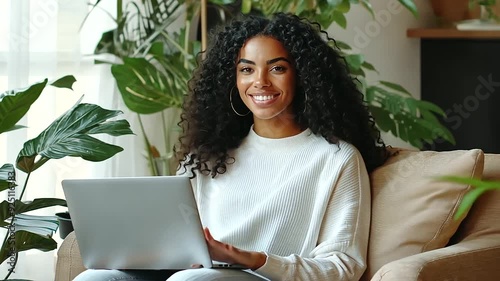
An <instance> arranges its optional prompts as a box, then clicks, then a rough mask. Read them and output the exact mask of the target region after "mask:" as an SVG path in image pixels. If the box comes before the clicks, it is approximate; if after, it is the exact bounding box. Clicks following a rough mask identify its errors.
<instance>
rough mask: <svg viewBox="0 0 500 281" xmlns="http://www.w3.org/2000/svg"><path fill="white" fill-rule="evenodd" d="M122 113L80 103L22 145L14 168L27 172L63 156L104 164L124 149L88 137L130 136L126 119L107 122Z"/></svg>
mask: <svg viewBox="0 0 500 281" xmlns="http://www.w3.org/2000/svg"><path fill="white" fill-rule="evenodd" d="M121 113H122V112H121V111H119V110H107V109H103V108H101V107H100V106H98V105H95V104H86V103H82V104H80V101H79V102H78V103H77V104H76V105H75V106H74V107H73V108H71V109H70V110H68V111H67V112H66V113H64V114H63V115H62V116H61V117H59V118H58V119H57V120H55V121H54V122H53V123H52V124H51V125H50V126H49V127H48V128H47V129H45V130H44V131H43V132H42V133H40V135H38V137H36V138H34V139H31V140H29V141H27V142H26V143H24V147H23V149H22V150H21V151H20V152H19V155H18V156H17V161H16V164H17V168H18V169H20V170H21V171H24V172H26V173H30V172H33V171H35V170H36V169H38V168H39V167H40V166H42V165H43V164H44V163H45V162H47V161H48V160H50V159H60V158H63V157H65V156H73V157H81V158H83V159H85V160H88V161H103V160H106V159H108V158H110V157H112V156H113V155H115V154H116V153H118V152H120V151H122V150H123V148H121V147H119V146H116V145H112V144H108V143H105V142H103V141H100V140H98V139H96V138H94V137H92V136H90V135H91V134H98V133H100V134H102V133H104V134H109V135H112V136H121V135H126V134H133V133H132V131H131V130H130V124H129V123H128V122H127V121H126V120H116V121H108V119H110V118H113V117H115V116H117V115H119V114H121Z"/></svg>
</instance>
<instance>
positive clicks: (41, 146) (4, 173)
mask: <svg viewBox="0 0 500 281" xmlns="http://www.w3.org/2000/svg"><path fill="white" fill-rule="evenodd" d="M75 81H76V80H75V78H74V77H73V76H65V77H62V78H60V79H58V80H56V81H54V82H52V83H49V82H48V80H47V79H45V80H43V81H41V82H38V83H35V84H32V85H31V86H29V87H27V88H24V89H15V90H10V91H6V92H4V93H1V94H0V133H6V132H9V131H12V130H16V129H21V128H23V127H24V126H21V125H17V124H16V123H17V122H18V121H19V120H20V119H21V118H22V117H23V116H24V115H25V114H26V113H27V112H28V110H29V108H30V106H31V105H32V104H33V103H34V102H35V101H36V100H37V99H38V98H39V97H40V95H41V93H42V92H43V90H44V89H45V88H46V87H47V86H53V87H58V88H67V89H71V88H72V85H73V83H74V82H75ZM80 101H81V98H80V100H79V101H78V102H77V103H76V104H75V105H74V106H73V107H72V108H70V109H69V110H68V111H66V112H65V113H64V114H63V115H62V116H60V117H59V118H57V119H56V120H55V121H54V122H53V123H52V124H50V125H49V126H48V127H47V128H46V129H45V130H43V131H42V132H41V133H40V134H39V135H38V136H37V137H36V138H33V139H31V140H28V141H26V142H25V143H24V146H23V148H22V149H21V151H20V152H19V154H18V156H17V159H16V162H15V167H16V168H17V169H18V170H20V171H22V172H24V173H26V174H27V177H26V180H25V182H24V184H23V185H22V187H21V189H20V193H19V194H18V193H17V182H16V169H15V167H14V165H13V164H5V165H3V166H2V167H1V168H0V192H2V191H3V192H7V193H8V194H7V195H8V198H7V200H4V201H3V202H1V203H0V226H1V227H2V228H4V229H6V230H7V234H6V236H5V238H4V240H3V243H2V246H1V249H0V264H1V263H4V262H7V263H8V264H9V265H10V269H9V272H8V274H7V276H6V277H5V280H7V279H8V278H9V276H10V275H11V274H12V271H13V270H14V268H15V266H16V263H17V259H18V253H19V252H21V251H27V250H31V249H38V250H41V251H51V250H54V249H56V247H57V244H56V242H55V241H54V239H52V234H53V232H54V231H56V229H57V224H52V225H51V224H49V225H48V226H47V223H46V222H47V218H46V217H41V216H30V217H29V218H30V220H29V221H28V222H27V223H25V224H24V225H23V226H22V227H20V226H19V224H18V223H19V221H20V220H21V216H23V217H24V216H25V213H28V212H30V211H34V210H39V209H42V208H47V207H52V206H66V201H65V200H63V199H59V198H36V199H34V200H32V201H25V200H23V195H24V192H25V191H26V188H27V186H28V180H29V178H30V175H31V173H32V172H34V171H35V170H37V169H38V168H40V167H41V166H42V165H43V164H45V163H46V162H47V161H49V160H50V159H60V158H63V157H66V156H70V157H80V158H82V159H85V160H88V161H103V160H106V159H108V158H110V157H112V156H114V155H115V154H116V153H118V152H120V151H122V150H123V149H122V148H121V147H119V146H115V145H112V144H109V143H105V142H103V141H100V140H98V139H96V138H94V137H93V136H92V135H94V134H109V135H112V136H121V135H126V134H133V133H132V131H131V129H130V125H129V123H128V122H127V121H126V120H123V119H122V120H109V119H111V118H114V117H116V116H117V115H119V114H121V111H117V110H107V109H103V108H101V107H99V106H97V105H95V104H88V103H80ZM44 225H45V226H46V227H41V226H44ZM42 228H44V230H45V231H41V230H43V229H42Z"/></svg>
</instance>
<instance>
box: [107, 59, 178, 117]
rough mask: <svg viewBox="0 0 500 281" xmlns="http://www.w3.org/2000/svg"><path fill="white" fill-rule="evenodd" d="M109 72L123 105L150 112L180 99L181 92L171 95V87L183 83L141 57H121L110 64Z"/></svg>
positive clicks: (161, 108)
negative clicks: (114, 63)
mask: <svg viewBox="0 0 500 281" xmlns="http://www.w3.org/2000/svg"><path fill="white" fill-rule="evenodd" d="M111 72H112V74H113V76H114V77H115V80H116V83H117V86H118V89H119V91H120V93H121V95H122V98H123V101H124V102H125V105H126V106H127V107H128V108H129V109H130V110H132V111H134V112H137V113H141V114H151V113H155V112H159V111H162V110H164V109H166V108H168V107H180V105H181V103H182V96H180V97H179V98H177V99H172V97H173V96H176V92H175V91H174V92H172V89H173V88H175V87H176V86H177V85H183V84H185V83H175V82H174V80H175V79H172V76H170V77H167V76H166V75H165V73H163V72H161V71H160V70H158V68H157V67H155V66H154V65H153V64H152V63H150V62H149V61H148V60H146V59H145V58H124V60H123V64H120V65H113V66H112V67H111ZM168 73H172V72H171V71H170V72H168ZM174 75H176V74H174ZM174 77H175V76H174ZM186 81H187V80H186ZM169 88H170V89H169ZM184 93H187V85H186V90H185V92H184Z"/></svg>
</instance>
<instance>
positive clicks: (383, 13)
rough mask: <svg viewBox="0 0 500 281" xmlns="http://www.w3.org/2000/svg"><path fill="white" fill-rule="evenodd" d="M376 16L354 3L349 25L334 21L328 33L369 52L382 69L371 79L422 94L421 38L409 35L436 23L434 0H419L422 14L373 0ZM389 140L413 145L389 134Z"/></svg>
mask: <svg viewBox="0 0 500 281" xmlns="http://www.w3.org/2000/svg"><path fill="white" fill-rule="evenodd" d="M370 2H371V3H372V6H373V10H374V12H375V15H376V17H375V18H373V17H372V15H371V14H370V13H369V12H368V11H367V10H366V9H365V8H363V7H362V6H361V5H353V6H352V7H351V11H349V13H348V14H347V28H346V29H345V30H344V29H342V28H340V27H339V26H338V25H335V24H334V25H332V26H331V27H330V28H329V29H328V33H329V35H330V36H331V37H333V38H334V39H338V40H341V41H343V42H346V43H348V44H349V45H350V46H351V47H353V49H354V50H355V51H356V52H357V53H361V54H364V55H365V58H366V60H367V61H368V62H370V63H372V64H373V65H374V66H375V68H376V69H377V70H378V72H379V73H378V74H377V73H375V72H369V73H368V75H367V80H368V82H369V83H370V84H371V83H376V81H378V80H386V81H391V82H394V83H397V84H400V85H402V86H403V87H405V88H406V89H407V90H408V91H410V93H412V94H413V95H414V96H415V97H416V98H420V40H419V39H417V38H408V37H406V30H407V29H408V28H414V27H424V26H432V25H433V23H434V22H435V19H434V15H433V13H432V9H431V7H430V1H416V2H417V3H416V4H417V7H418V11H419V17H418V18H415V17H414V16H413V14H411V13H410V12H409V11H408V10H407V9H405V8H404V7H403V6H402V5H401V4H400V3H399V2H398V1H397V0H372V1H370ZM383 138H384V141H386V143H387V144H390V145H393V146H401V147H411V146H410V145H409V144H407V143H405V142H403V141H401V140H400V139H397V138H395V137H393V136H392V135H389V134H384V135H383Z"/></svg>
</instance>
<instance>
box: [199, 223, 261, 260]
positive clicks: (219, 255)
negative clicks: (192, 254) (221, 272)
mask: <svg viewBox="0 0 500 281" xmlns="http://www.w3.org/2000/svg"><path fill="white" fill-rule="evenodd" d="M203 232H204V233H205V240H206V241H207V245H208V251H209V252H210V258H212V260H216V261H220V262H226V263H229V264H239V265H243V266H245V267H247V268H249V269H252V270H255V269H258V268H259V267H261V266H263V265H264V264H265V263H266V259H267V256H266V255H265V254H264V253H260V252H251V251H244V250H241V249H238V248H236V247H234V246H232V245H229V244H225V243H222V242H219V241H217V240H215V239H214V238H213V237H212V234H210V230H208V228H205V229H204V230H203Z"/></svg>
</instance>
